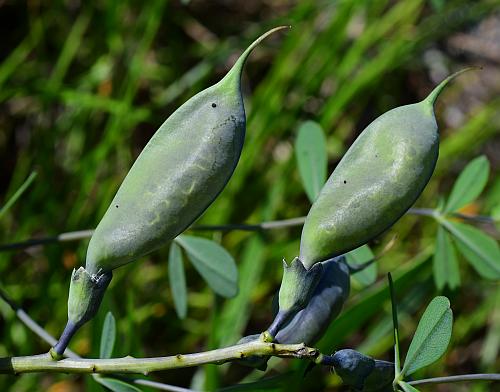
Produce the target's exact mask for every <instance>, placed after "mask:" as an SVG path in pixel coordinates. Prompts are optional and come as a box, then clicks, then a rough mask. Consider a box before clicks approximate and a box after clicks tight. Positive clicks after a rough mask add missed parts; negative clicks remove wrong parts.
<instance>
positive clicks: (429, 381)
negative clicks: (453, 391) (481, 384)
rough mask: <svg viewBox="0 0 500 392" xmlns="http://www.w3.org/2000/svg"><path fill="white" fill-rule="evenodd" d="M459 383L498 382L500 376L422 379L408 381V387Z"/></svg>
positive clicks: (489, 374)
mask: <svg viewBox="0 0 500 392" xmlns="http://www.w3.org/2000/svg"><path fill="white" fill-rule="evenodd" d="M461 381H500V374H495V373H483V374H461V375H456V376H446V377H434V378H423V379H421V380H415V381H409V382H408V384H410V385H422V384H441V383H450V382H461Z"/></svg>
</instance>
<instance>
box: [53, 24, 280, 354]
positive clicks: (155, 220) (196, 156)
mask: <svg viewBox="0 0 500 392" xmlns="http://www.w3.org/2000/svg"><path fill="white" fill-rule="evenodd" d="M285 28H287V26H282V27H277V28H275V29H272V30H270V31H268V32H267V33H265V34H263V35H262V36H260V37H259V38H258V39H257V40H255V41H254V42H253V43H252V44H251V45H250V46H249V47H248V48H247V49H246V50H245V51H244V52H243V54H242V55H241V56H240V57H239V59H238V60H237V61H236V63H235V64H234V66H233V67H232V68H231V70H230V71H229V72H228V73H227V74H226V76H225V77H224V78H223V79H222V80H221V81H220V82H218V83H217V84H215V85H213V86H211V87H209V88H207V89H206V90H204V91H202V92H200V93H198V94H197V95H195V96H194V97H192V98H191V99H189V100H188V101H187V102H186V103H184V104H183V105H182V106H181V107H180V108H178V109H177V110H176V111H175V112H174V113H173V114H172V115H171V116H170V117H169V118H168V119H167V120H166V121H165V122H164V123H163V124H162V126H161V127H160V128H159V129H158V131H157V132H156V133H155V134H154V135H153V137H152V138H151V140H150V141H149V143H148V144H147V145H146V147H144V150H143V151H142V152H141V154H140V155H139V157H138V158H137V160H136V161H135V163H134V165H133V166H132V168H131V169H130V171H129V172H128V174H127V176H126V177H125V179H124V180H123V183H122V184H121V186H120V188H119V189H118V192H117V193H116V195H115V197H114V199H113V201H112V202H111V205H110V206H109V207H108V210H107V211H106V213H105V214H104V217H103V218H102V220H101V221H100V222H99V224H98V226H97V228H96V230H95V232H94V234H93V235H92V238H91V239H90V243H89V246H88V249H87V258H86V263H85V271H86V274H87V275H88V277H89V279H88V281H89V282H98V281H99V282H100V281H101V280H102V281H106V282H107V283H109V281H110V280H111V271H112V270H113V269H115V268H118V267H120V266H122V265H124V264H127V263H129V262H131V261H133V260H135V259H137V258H139V257H141V256H144V255H146V254H147V253H150V252H152V251H153V250H155V249H157V248H159V247H160V246H162V245H165V244H167V243H168V242H169V241H171V240H172V239H174V238H175V237H176V236H177V235H179V234H180V233H181V232H183V231H184V230H185V229H186V228H187V227H188V226H189V225H191V224H192V223H193V222H194V221H195V220H196V219H197V218H198V217H199V216H200V215H201V214H202V213H203V212H204V211H205V210H206V209H207V207H208V206H209V205H210V204H211V203H212V202H213V201H214V199H215V198H216V197H217V195H218V194H219V193H220V192H221V191H222V189H223V188H224V186H225V185H226V183H227V182H228V181H229V178H230V177H231V175H232V174H233V171H234V169H235V167H236V164H237V163H238V160H239V157H240V153H241V150H242V148H243V141H244V138H245V127H246V117H245V108H244V105H243V98H242V94H241V75H242V72H243V66H244V64H245V62H246V60H247V58H248V56H249V55H250V53H251V52H252V50H253V49H254V48H255V47H256V46H257V45H258V44H259V43H260V42H261V41H262V40H263V39H265V38H266V37H268V36H269V35H271V34H272V33H274V32H276V31H279V30H282V29H285ZM77 284H79V283H76V281H75V280H73V279H72V280H71V286H70V293H71V292H76V291H78V290H80V288H78V287H73V286H74V285H77ZM106 286H107V284H106ZM105 289H106V287H104V288H101V287H100V286H98V285H95V284H89V285H87V286H85V290H84V291H82V293H84V294H85V295H87V296H88V298H87V300H81V301H71V300H70V301H69V302H68V313H69V314H85V317H84V318H82V320H83V322H80V323H77V324H75V323H73V322H72V321H71V320H68V324H67V326H66V328H65V330H64V332H63V334H62V336H61V339H60V341H59V342H58V344H57V345H56V346H55V347H54V348H53V350H51V353H52V354H53V356H54V357H57V356H59V355H62V353H63V352H64V350H65V348H66V346H67V344H68V343H69V339H70V338H71V336H72V335H73V334H74V333H75V332H76V330H77V329H78V328H79V327H80V326H81V325H82V324H83V323H84V322H85V321H88V320H89V319H90V318H92V317H93V316H94V314H95V313H96V311H97V309H98V307H99V304H100V302H101V299H102V296H103V294H104V291H105ZM82 295H83V294H82Z"/></svg>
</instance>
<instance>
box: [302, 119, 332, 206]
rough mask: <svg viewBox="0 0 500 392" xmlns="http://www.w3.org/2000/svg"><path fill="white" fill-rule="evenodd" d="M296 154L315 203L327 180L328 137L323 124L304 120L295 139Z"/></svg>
mask: <svg viewBox="0 0 500 392" xmlns="http://www.w3.org/2000/svg"><path fill="white" fill-rule="evenodd" d="M295 156H296V157H297V164H298V166H299V173H300V177H301V178H302V182H303V184H304V188H305V191H306V194H307V197H308V198H309V200H310V201H311V203H314V201H315V200H316V198H317V197H318V195H319V192H320V191H321V188H323V185H324V184H325V182H326V171H327V165H328V162H327V155H326V139H325V134H324V132H323V130H322V129H321V126H320V125H319V124H318V123H316V122H314V121H306V122H303V123H302V124H301V125H300V127H299V132H298V135H297V139H296V141H295Z"/></svg>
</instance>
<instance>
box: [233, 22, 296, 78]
mask: <svg viewBox="0 0 500 392" xmlns="http://www.w3.org/2000/svg"><path fill="white" fill-rule="evenodd" d="M291 27H292V26H290V25H283V26H278V27H275V28H273V29H271V30H268V31H266V32H265V33H264V34H262V35H261V36H260V37H258V38H257V39H256V40H255V41H253V42H252V43H251V44H250V45H249V46H248V47H247V48H246V49H245V51H244V52H243V53H242V54H241V56H240V57H239V58H238V60H236V63H234V65H233V67H232V68H231V70H230V71H229V72H228V73H227V75H226V76H225V77H224V79H226V78H228V77H229V76H230V75H237V76H238V78H241V73H242V72H243V66H244V65H245V62H246V61H247V58H248V56H249V55H250V53H252V51H253V50H254V49H255V48H256V47H257V45H259V44H260V43H261V42H262V41H263V40H265V39H266V38H267V37H269V36H270V35H272V34H274V33H276V32H277V31H281V30H285V29H291Z"/></svg>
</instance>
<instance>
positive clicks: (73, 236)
mask: <svg viewBox="0 0 500 392" xmlns="http://www.w3.org/2000/svg"><path fill="white" fill-rule="evenodd" d="M435 213H436V210H433V209H432V208H410V209H409V210H408V212H407V214H410V215H418V216H428V217H435ZM449 215H451V216H453V217H456V218H460V219H463V220H466V221H470V222H478V223H495V222H497V220H495V219H493V218H492V217H490V216H483V215H466V214H461V213H458V212H457V213H452V214H449ZM305 220H306V217H305V216H299V217H297V218H290V219H283V220H276V221H269V222H262V223H255V224H245V223H234V224H227V225H195V226H192V227H190V228H189V230H193V231H236V230H239V231H261V230H276V229H284V228H287V227H296V226H302V225H303V224H304V221H305ZM93 233H94V230H79V231H70V232H67V233H61V234H58V235H55V236H49V237H41V238H31V239H28V240H25V241H20V242H13V243H9V244H3V245H0V252H2V251H8V250H17V249H25V248H28V247H30V246H36V245H46V244H53V243H57V242H70V241H80V240H83V239H86V238H90V237H92V234H93Z"/></svg>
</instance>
